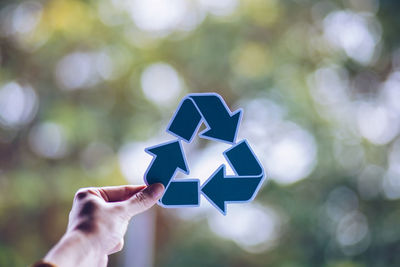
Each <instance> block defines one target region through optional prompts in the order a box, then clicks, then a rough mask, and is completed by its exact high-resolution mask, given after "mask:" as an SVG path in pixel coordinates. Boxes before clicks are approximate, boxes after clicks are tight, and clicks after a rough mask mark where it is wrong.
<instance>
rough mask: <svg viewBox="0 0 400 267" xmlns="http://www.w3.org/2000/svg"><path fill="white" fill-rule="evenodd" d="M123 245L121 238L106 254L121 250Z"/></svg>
mask: <svg viewBox="0 0 400 267" xmlns="http://www.w3.org/2000/svg"><path fill="white" fill-rule="evenodd" d="M123 247H124V239H121V241H120V242H119V243H118V244H117V245H116V246H115V247H114V248H113V249H112V250H111V251H110V252H109V253H108V255H111V254H114V253H117V252H119V251H121V250H122V248H123Z"/></svg>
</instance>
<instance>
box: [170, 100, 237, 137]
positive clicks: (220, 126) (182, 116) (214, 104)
mask: <svg viewBox="0 0 400 267" xmlns="http://www.w3.org/2000/svg"><path fill="white" fill-rule="evenodd" d="M241 117H242V110H241V109H239V110H237V111H235V112H234V113H232V112H231V111H230V110H229V108H228V106H227V105H226V103H225V101H224V100H223V99H222V97H221V96H220V95H218V94H216V93H202V94H190V95H188V96H187V97H186V98H185V99H184V100H183V101H182V102H181V104H180V106H179V108H178V110H177V112H176V113H175V115H174V116H173V118H172V120H171V122H170V124H169V126H168V130H167V131H168V132H169V133H171V134H173V135H175V136H177V137H179V138H181V139H183V140H185V141H186V142H191V140H192V139H193V137H194V134H195V133H196V132H197V130H198V128H199V126H200V124H201V119H203V121H204V123H205V124H206V125H207V129H206V130H204V131H203V132H202V133H200V135H199V136H200V137H202V138H206V139H211V140H217V141H222V142H227V143H231V144H234V143H235V140H236V135H237V131H238V128H239V122H240V119H241Z"/></svg>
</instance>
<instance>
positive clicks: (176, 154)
mask: <svg viewBox="0 0 400 267" xmlns="http://www.w3.org/2000/svg"><path fill="white" fill-rule="evenodd" d="M145 151H146V152H147V153H149V154H150V155H152V156H154V158H153V160H152V162H151V163H150V165H149V168H148V169H147V171H146V173H145V175H144V179H145V182H146V184H154V183H162V184H163V185H164V186H165V187H167V186H168V184H169V181H170V180H171V179H172V178H173V177H174V175H175V172H176V171H177V170H178V169H179V170H181V171H182V172H184V173H185V174H189V169H188V167H187V164H186V160H185V155H184V154H183V149H182V147H181V143H180V142H179V141H172V142H167V143H163V144H160V145H157V146H154V147H150V148H146V149H145Z"/></svg>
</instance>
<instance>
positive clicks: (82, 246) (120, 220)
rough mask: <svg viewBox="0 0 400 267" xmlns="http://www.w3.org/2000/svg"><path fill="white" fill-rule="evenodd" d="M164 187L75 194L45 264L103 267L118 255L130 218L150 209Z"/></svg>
mask: <svg viewBox="0 0 400 267" xmlns="http://www.w3.org/2000/svg"><path fill="white" fill-rule="evenodd" d="M163 191H164V186H163V185H162V184H153V185H150V186H147V187H146V186H130V185H127V186H114V187H101V188H83V189H80V190H78V192H77V193H76V194H75V198H74V202H73V206H72V209H71V212H70V214H69V222H68V228H67V231H66V233H65V235H64V236H63V237H62V239H61V240H60V241H59V243H58V244H57V245H56V246H55V247H54V248H53V249H52V250H51V251H50V252H49V253H48V254H47V255H46V257H45V258H44V261H45V262H46V263H52V264H55V265H57V266H58V267H63V266H106V265H107V261H108V255H110V254H112V253H115V252H118V251H120V250H121V249H122V247H123V244H124V239H123V237H124V235H125V232H126V229H127V226H128V223H129V220H130V218H132V216H134V215H136V214H138V213H141V212H143V211H145V210H147V209H149V208H150V207H152V206H153V205H154V204H155V203H156V202H157V200H158V199H159V198H160V197H161V196H162V193H163Z"/></svg>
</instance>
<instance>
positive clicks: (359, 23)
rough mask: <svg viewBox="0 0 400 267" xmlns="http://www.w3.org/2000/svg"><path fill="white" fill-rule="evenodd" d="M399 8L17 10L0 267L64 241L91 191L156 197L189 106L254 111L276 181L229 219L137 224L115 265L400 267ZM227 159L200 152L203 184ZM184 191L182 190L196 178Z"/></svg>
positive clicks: (5, 78)
mask: <svg viewBox="0 0 400 267" xmlns="http://www.w3.org/2000/svg"><path fill="white" fill-rule="evenodd" d="M399 10H400V2H399V1H395V0H381V1H378V0H342V1H341V0H340V1H339V0H337V1H336V0H325V1H324V0H323V1H311V0H284V1H278V0H218V1H213V0H193V1H190V0H96V1H93V0H82V1H79V0H47V1H45V0H43V1H40V0H32V1H16V0H2V1H1V2H0V66H1V69H0V266H25V265H28V264H30V263H32V262H34V261H36V260H38V259H40V258H41V257H43V256H44V255H45V253H46V251H47V250H48V249H49V248H50V247H51V246H52V245H53V244H54V243H55V242H57V240H58V239H59V238H60V237H61V235H62V234H63V232H64V231H65V228H66V225H67V219H68V212H69V209H70V207H71V203H72V198H73V195H74V193H75V192H76V190H77V189H78V188H80V187H86V186H102V185H119V184H127V183H131V184H142V183H143V174H144V172H145V170H146V168H147V166H148V164H149V162H150V160H151V157H150V156H149V155H147V154H146V153H145V152H144V148H145V147H147V146H152V145H156V144H158V143H160V142H161V141H163V140H168V139H172V137H171V136H168V134H167V133H165V128H166V126H167V124H168V122H169V119H170V118H171V116H172V114H173V112H174V111H175V108H176V107H177V105H178V103H179V101H180V100H181V98H182V97H183V96H184V95H185V94H187V93H190V92H210V91H212V92H217V93H219V94H220V95H222V96H223V97H224V99H225V100H226V101H227V103H228V104H229V106H230V107H231V109H232V110H235V109H237V108H239V107H242V108H244V118H243V121H242V125H241V128H240V132H239V140H240V139H242V138H246V139H248V140H249V142H250V144H251V146H252V147H253V149H254V150H255V152H256V154H257V155H258V157H259V158H260V160H261V161H262V163H263V165H264V167H265V169H266V173H267V175H268V181H267V182H265V183H264V185H263V187H262V189H261V190H260V192H259V194H258V196H257V198H256V199H255V201H253V202H252V203H247V204H231V205H229V206H228V216H226V217H224V216H222V215H220V213H219V212H218V211H217V210H216V209H215V208H214V207H212V206H211V205H210V204H209V203H208V202H207V201H205V199H202V204H201V206H200V207H198V208H184V209H162V208H160V207H155V208H153V209H152V210H151V211H149V212H147V213H145V214H143V215H141V216H140V217H138V218H137V220H136V218H135V219H134V220H133V224H132V225H131V227H130V229H129V231H128V234H127V236H126V240H125V241H126V247H125V250H124V251H123V252H120V253H117V254H116V255H114V256H112V257H111V258H110V264H109V266H152V265H153V266H285V267H289V266H328V267H359V266H399V265H400V227H399V221H400V203H399V200H398V199H399V198H400V138H399V130H400V49H399V47H400V35H399V32H400V16H399ZM227 148H228V147H227V146H224V145H221V144H217V143H215V142H206V141H204V140H198V139H196V140H195V142H194V143H193V144H191V145H189V146H185V149H186V151H187V154H188V157H189V168H190V169H191V175H190V177H191V178H200V179H201V180H202V181H204V180H205V179H207V178H208V176H209V175H210V174H211V173H213V172H214V170H215V169H216V168H217V167H218V165H219V164H221V163H223V162H224V159H223V157H222V151H224V149H227ZM181 177H184V176H183V175H182V176H181Z"/></svg>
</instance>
